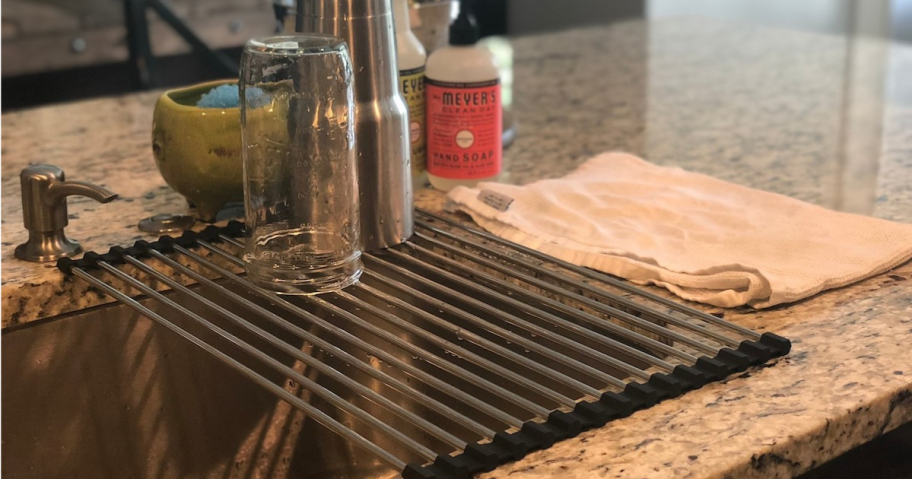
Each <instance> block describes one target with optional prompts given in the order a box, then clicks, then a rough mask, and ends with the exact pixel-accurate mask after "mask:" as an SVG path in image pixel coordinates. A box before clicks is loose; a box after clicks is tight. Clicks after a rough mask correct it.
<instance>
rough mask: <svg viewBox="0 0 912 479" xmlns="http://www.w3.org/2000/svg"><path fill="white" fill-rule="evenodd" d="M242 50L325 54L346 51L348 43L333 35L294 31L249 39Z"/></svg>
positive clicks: (298, 54)
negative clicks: (293, 32)
mask: <svg viewBox="0 0 912 479" xmlns="http://www.w3.org/2000/svg"><path fill="white" fill-rule="evenodd" d="M244 51H245V52H247V53H251V54H255V55H275V56H300V55H326V54H338V53H341V52H348V44H346V43H345V41H344V40H342V39H341V38H339V37H336V36H333V35H326V34H321V33H295V34H285V35H273V36H269V37H262V38H254V39H251V40H250V41H248V42H247V45H245V46H244Z"/></svg>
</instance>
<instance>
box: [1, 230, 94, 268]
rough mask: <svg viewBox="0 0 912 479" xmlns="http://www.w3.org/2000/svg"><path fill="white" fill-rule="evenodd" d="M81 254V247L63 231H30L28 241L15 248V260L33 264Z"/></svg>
mask: <svg viewBox="0 0 912 479" xmlns="http://www.w3.org/2000/svg"><path fill="white" fill-rule="evenodd" d="M81 252H82V246H80V245H79V243H78V242H76V241H74V240H71V239H69V238H67V237H66V235H64V234H63V231H53V232H47V231H30V232H29V240H28V242H26V243H23V244H21V245H19V246H17V247H16V258H19V259H21V260H23V261H31V262H33V263H47V262H50V261H57V260H58V259H60V258H71V257H73V256H76V255H77V254H79V253H81Z"/></svg>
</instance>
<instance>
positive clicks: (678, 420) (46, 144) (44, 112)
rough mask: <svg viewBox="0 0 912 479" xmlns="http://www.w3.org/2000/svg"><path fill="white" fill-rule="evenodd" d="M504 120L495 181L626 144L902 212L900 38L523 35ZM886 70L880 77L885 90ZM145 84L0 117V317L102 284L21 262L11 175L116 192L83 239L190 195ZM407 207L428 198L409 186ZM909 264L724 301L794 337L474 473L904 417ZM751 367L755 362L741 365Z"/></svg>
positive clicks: (611, 459)
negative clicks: (48, 167)
mask: <svg viewBox="0 0 912 479" xmlns="http://www.w3.org/2000/svg"><path fill="white" fill-rule="evenodd" d="M515 45H516V50H517V51H516V61H517V64H516V69H517V71H516V95H515V96H516V102H517V103H516V112H517V117H518V119H519V127H520V132H519V137H518V139H517V141H516V143H515V144H514V145H513V146H512V147H511V148H510V150H509V151H508V153H507V161H508V162H509V164H510V176H509V178H508V180H509V181H512V182H517V183H524V182H528V181H532V180H535V179H538V178H542V177H549V176H558V175H562V174H564V173H566V172H568V171H570V170H571V169H573V168H574V167H575V166H576V165H578V164H579V163H581V162H582V161H583V160H585V159H586V158H588V157H589V156H592V155H593V154H596V153H599V152H602V151H605V150H624V151H631V152H634V153H636V154H639V155H641V156H644V157H646V158H648V159H650V160H651V161H654V162H657V163H662V164H676V165H679V166H683V167H685V168H689V169H692V170H696V171H700V172H703V173H707V174H711V175H714V176H717V177H720V178H723V179H726V180H729V181H733V182H737V183H741V184H745V185H749V186H753V187H758V188H762V189H767V190H770V191H775V192H778V193H783V194H787V195H791V196H794V197H797V198H800V199H802V200H806V201H810V202H813V203H817V204H821V205H824V206H828V207H832V208H842V209H851V210H853V211H857V212H860V213H864V214H873V215H876V216H878V217H883V218H887V219H892V220H896V221H904V222H912V84H910V83H909V82H908V81H906V82H905V83H902V79H904V78H905V79H906V80H907V79H908V78H909V77H910V76H912V49H910V48H908V47H889V46H884V45H879V44H868V43H861V44H859V45H856V46H857V48H853V49H852V50H851V52H854V53H852V54H854V55H864V58H855V59H854V60H855V64H865V65H867V66H868V67H870V65H871V64H872V63H871V62H874V64H875V65H878V64H879V65H881V66H882V68H881V69H877V68H874V69H873V70H872V69H871V68H866V71H868V72H870V71H875V72H877V71H885V72H886V73H884V75H883V76H882V77H878V76H877V75H874V77H873V78H871V77H870V75H868V76H865V75H855V74H853V73H855V72H848V73H849V74H847V72H846V66H847V61H846V59H847V47H851V46H852V45H853V43H847V42H846V40H845V39H842V38H837V37H830V36H824V35H815V34H805V33H797V32H789V31H785V30H768V29H755V28H748V27H743V26H737V25H730V24H725V23H717V22H705V21H696V20H670V21H663V22H657V23H650V24H645V23H641V22H632V23H622V24H617V25H614V26H611V27H608V28H600V29H588V30H580V31H573V32H564V33H559V34H553V35H546V36H538V37H530V38H523V39H519V40H517V41H516V42H515ZM883 85H886V86H885V87H883ZM154 100H155V95H154V94H145V95H137V96H129V97H123V98H116V99H106V100H100V101H93V102H88V103H77V104H71V105H64V106H58V107H54V108H46V109H40V110H33V111H27V112H22V113H18V114H12V115H4V116H3V118H2V123H3V156H4V160H5V161H4V162H3V164H2V177H3V199H4V201H3V205H2V206H3V214H2V219H3V233H2V234H3V248H2V255H3V264H2V266H3V290H2V296H3V316H2V317H3V325H4V327H6V326H8V325H15V324H19V323H22V322H26V321H30V320H33V319H35V318H39V317H43V316H48V315H52V314H57V313H60V312H63V311H69V310H73V309H78V308H82V307H85V306H89V305H93V304H98V303H99V302H102V301H107V300H106V299H104V298H102V297H100V296H99V295H97V294H95V293H93V292H91V291H89V292H86V291H85V290H84V289H83V288H82V287H81V286H80V285H79V284H78V283H76V282H71V281H67V280H63V279H62V278H61V275H59V274H58V273H57V272H56V270H54V269H53V267H52V266H40V265H32V264H24V263H20V262H17V261H16V260H15V259H14V258H13V256H12V252H13V249H14V247H15V245H16V244H18V243H19V242H21V241H23V240H24V238H25V232H24V231H23V230H22V227H21V207H20V205H19V191H18V190H19V187H18V177H17V175H18V172H19V170H20V169H21V168H22V167H23V166H25V165H26V164H28V163H38V162H47V163H52V164H57V165H60V166H62V167H63V168H64V169H65V170H66V171H67V173H68V175H69V178H71V179H79V180H85V181H93V182H99V183H103V184H106V185H107V186H109V187H111V188H112V189H114V190H115V191H117V192H119V193H121V195H122V196H123V198H124V199H122V200H120V201H118V202H115V203H111V204H108V205H97V204H94V203H92V202H91V201H89V200H85V201H78V202H77V201H72V202H71V206H70V213H71V214H73V215H77V216H78V218H76V219H73V220H72V221H71V223H70V226H69V229H68V231H69V234H70V235H71V236H72V237H74V238H77V239H79V240H81V241H82V242H83V244H84V246H85V247H87V249H104V248H106V247H108V246H110V245H112V244H124V243H129V242H132V241H134V240H135V239H136V238H138V237H142V234H141V233H140V232H139V231H138V230H137V229H136V223H137V222H138V221H139V220H140V219H142V218H144V217H147V216H150V215H152V214H155V213H164V212H181V211H185V210H186V203H185V202H184V201H183V199H182V198H181V197H180V196H178V195H177V194H175V193H173V192H171V191H169V190H168V189H167V188H166V187H165V186H164V184H163V182H162V180H161V178H160V177H159V176H158V174H157V172H156V171H155V167H154V163H153V161H152V156H151V152H150V150H149V128H150V122H151V114H152V106H153V104H154ZM416 197H417V198H418V203H419V206H422V207H425V208H430V209H438V208H440V206H441V199H442V196H441V195H440V194H438V193H436V192H431V191H422V192H419V194H418V195H416ZM910 279H912V265H910V264H906V265H904V266H901V267H899V268H897V269H896V270H894V271H891V272H889V273H887V274H884V275H881V276H878V277H875V278H871V279H869V280H867V281H863V282H861V283H858V284H856V285H854V286H850V287H847V288H842V289H839V290H835V291H831V292H828V293H825V294H821V295H819V296H816V297H814V298H811V299H809V300H806V301H803V302H801V303H798V304H795V305H791V306H788V307H780V308H773V309H771V310H765V311H762V312H755V311H752V310H748V309H741V310H734V311H727V312H726V318H727V319H730V320H733V321H736V322H738V323H740V324H744V325H747V326H750V327H753V328H756V329H758V330H766V329H768V330H772V331H775V332H777V333H779V334H782V335H784V336H787V337H789V338H791V339H793V340H794V347H793V352H792V354H791V355H790V356H789V357H788V358H785V359H782V360H779V361H778V362H776V363H775V364H772V365H770V366H769V367H766V368H763V369H761V370H757V371H750V372H748V373H745V374H743V375H742V376H738V377H733V378H730V379H729V380H727V381H725V382H723V383H718V384H713V385H709V386H707V387H705V388H703V389H701V390H699V391H694V392H691V393H688V394H687V395H685V396H683V397H682V398H679V399H676V400H674V401H670V402H667V403H663V404H660V405H658V406H656V407H654V408H651V409H649V410H646V411H642V412H639V413H637V414H635V415H633V416H631V417H630V418H627V419H624V420H621V421H616V422H613V423H611V424H609V425H607V426H606V427H604V428H601V429H599V430H596V431H591V432H588V433H585V434H582V435H581V436H579V437H578V438H575V439H572V440H568V441H564V442H561V443H559V444H557V445H555V446H554V447H552V448H550V449H548V450H546V451H541V452H538V453H535V454H532V455H530V456H529V457H527V458H526V459H524V460H523V461H520V462H517V463H515V464H510V465H507V466H504V467H502V468H500V469H498V470H496V471H494V472H492V473H488V474H484V475H482V476H481V477H483V478H485V479H493V478H507V477H509V478H519V479H524V478H543V477H555V476H567V477H574V478H590V477H591V478H614V477H619V478H643V477H656V478H678V477H680V478H724V477H731V478H742V477H748V478H750V477H792V476H795V475H797V474H800V473H801V472H804V471H806V470H808V469H810V468H812V467H814V466H815V465H817V464H821V463H822V462H825V461H827V460H829V459H831V458H833V457H835V456H836V455H838V454H840V453H841V452H843V451H846V450H848V449H849V448H851V447H854V446H856V445H858V444H861V443H863V442H866V441H868V440H870V439H872V438H874V437H876V436H877V435H879V434H882V433H883V432H886V431H889V430H891V429H893V428H895V427H897V426H899V425H900V424H903V423H905V422H908V421H912V355H910V354H909V353H908V344H909V342H910V340H912V281H910ZM748 376H750V377H749V378H748Z"/></svg>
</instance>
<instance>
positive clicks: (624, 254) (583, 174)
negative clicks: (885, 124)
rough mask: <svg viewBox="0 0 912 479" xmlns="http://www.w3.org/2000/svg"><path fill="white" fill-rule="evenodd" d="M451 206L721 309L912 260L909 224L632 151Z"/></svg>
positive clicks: (460, 193) (523, 240) (468, 195)
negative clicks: (654, 160) (744, 183)
mask: <svg viewBox="0 0 912 479" xmlns="http://www.w3.org/2000/svg"><path fill="white" fill-rule="evenodd" d="M449 200H450V205H451V206H452V207H455V208H456V209H460V210H463V211H465V212H467V213H468V214H470V215H471V216H472V218H473V219H474V220H475V221H476V222H477V223H478V224H479V225H481V226H482V227H483V228H485V229H486V230H488V231H490V232H491V233H493V234H495V235H497V236H500V237H502V238H504V239H507V240H510V241H513V242H516V243H519V244H522V245H524V246H527V247H529V248H533V249H535V250H538V251H541V252H543V253H546V254H549V255H551V256H555V257H557V258H560V259H563V260H565V261H568V262H570V263H573V264H576V265H580V266H585V267H589V268H593V269H596V270H599V271H603V272H606V273H609V274H612V275H616V276H620V277H623V278H627V279H629V280H631V281H633V282H635V283H639V284H655V285H659V286H662V287H665V288H668V289H669V290H671V291H672V292H674V293H675V294H677V295H678V296H680V297H682V298H684V299H688V300H692V301H699V302H702V303H708V304H712V305H715V306H721V307H735V306H741V305H745V304H747V305H750V306H753V307H755V308H766V307H770V306H774V305H777V304H781V303H788V302H792V301H798V300H800V299H803V298H807V297H808V296H811V295H814V294H816V293H818V292H820V291H823V290H827V289H830V288H837V287H840V286H844V285H847V284H849V283H852V282H855V281H859V280H861V279H864V278H867V277H870V276H873V275H875V274H879V273H882V272H884V271H887V270H889V269H891V268H894V267H896V266H898V265H899V264H901V263H904V262H905V261H908V260H909V259H910V258H912V225H910V224H900V223H894V222H890V221H886V220H881V219H876V218H870V217H866V216H858V215H852V214H847V213H838V212H835V211H831V210H827V209H825V208H821V207H819V206H815V205H811V204H808V203H804V202H801V201H798V200H796V199H793V198H788V197H786V196H781V195H777V194H773V193H768V192H765V191H759V190H755V189H751V188H746V187H744V186H739V185H735V184H732V183H727V182H725V181H721V180H718V179H715V178H711V177H709V176H705V175H701V174H697V173H691V172H687V171H684V170H682V169H680V168H665V167H660V166H655V165H652V164H650V163H647V162H645V161H643V160H641V159H639V158H637V157H635V156H631V155H627V154H622V153H608V154H604V155H601V156H598V157H596V158H593V159H591V160H589V161H587V162H586V163H585V164H583V165H582V166H581V167H579V169H577V170H576V171H574V172H573V173H571V174H569V175H567V176H566V177H564V178H562V179H554V180H544V181H539V182H536V183H532V184H530V185H527V186H512V185H503V184H496V183H481V184H479V185H478V187H477V188H475V189H472V188H465V187H458V188H456V189H453V190H452V191H451V192H450V193H449Z"/></svg>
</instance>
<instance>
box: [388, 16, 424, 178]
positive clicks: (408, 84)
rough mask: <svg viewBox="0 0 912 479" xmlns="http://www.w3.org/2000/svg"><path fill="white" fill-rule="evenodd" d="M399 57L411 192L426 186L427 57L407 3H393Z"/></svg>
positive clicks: (400, 87) (400, 86) (400, 88)
mask: <svg viewBox="0 0 912 479" xmlns="http://www.w3.org/2000/svg"><path fill="white" fill-rule="evenodd" d="M393 7H394V15H395V20H396V45H397V49H398V56H399V90H400V91H401V92H402V96H403V97H405V102H406V103H407V104H408V108H409V144H410V145H411V147H412V186H413V189H418V188H424V186H425V185H427V156H426V155H427V122H426V121H425V118H426V117H425V115H426V111H425V110H426V105H425V103H426V102H425V95H424V77H425V75H424V73H425V69H424V66H425V63H426V61H427V53H426V52H425V50H424V45H422V44H421V42H420V41H418V37H416V36H415V34H414V33H412V29H411V21H410V20H409V5H408V0H393Z"/></svg>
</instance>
